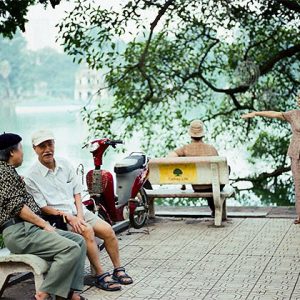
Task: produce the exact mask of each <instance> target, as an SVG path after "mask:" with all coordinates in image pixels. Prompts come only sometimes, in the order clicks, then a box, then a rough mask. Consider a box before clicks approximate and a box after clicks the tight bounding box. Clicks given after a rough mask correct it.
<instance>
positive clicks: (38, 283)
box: [33, 272, 44, 292]
mask: <svg viewBox="0 0 300 300" xmlns="http://www.w3.org/2000/svg"><path fill="white" fill-rule="evenodd" d="M33 275H34V284H35V290H36V292H37V291H39V290H40V287H41V285H42V283H43V281H44V275H43V274H36V273H35V272H33Z"/></svg>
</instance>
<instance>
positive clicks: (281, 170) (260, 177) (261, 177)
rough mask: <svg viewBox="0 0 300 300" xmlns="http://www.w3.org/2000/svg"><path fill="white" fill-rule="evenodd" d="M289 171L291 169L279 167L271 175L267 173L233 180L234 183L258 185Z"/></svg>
mask: <svg viewBox="0 0 300 300" xmlns="http://www.w3.org/2000/svg"><path fill="white" fill-rule="evenodd" d="M290 170H291V167H290V166H289V167H283V166H281V167H279V168H277V169H276V170H274V171H273V172H271V173H268V172H263V173H261V174H259V175H258V176H255V177H244V178H236V179H233V181H234V182H238V181H251V182H254V183H260V182H262V181H264V180H266V179H268V178H275V177H278V176H280V175H282V174H283V173H286V172H289V171H290Z"/></svg>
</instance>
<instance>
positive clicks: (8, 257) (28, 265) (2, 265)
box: [0, 248, 49, 298]
mask: <svg viewBox="0 0 300 300" xmlns="http://www.w3.org/2000/svg"><path fill="white" fill-rule="evenodd" d="M48 269H49V264H48V263H47V262H46V261H45V260H44V259H42V258H40V257H38V256H36V255H32V254H12V253H10V251H9V250H8V249H7V248H3V249H0V298H1V296H2V294H3V292H4V290H5V288H6V287H7V284H8V282H9V279H10V277H11V276H12V275H13V274H14V273H19V272H32V273H33V275H34V282H35V289H36V290H37V291H38V290H39V288H40V286H41V285H42V283H43V280H44V273H46V272H47V271H48Z"/></svg>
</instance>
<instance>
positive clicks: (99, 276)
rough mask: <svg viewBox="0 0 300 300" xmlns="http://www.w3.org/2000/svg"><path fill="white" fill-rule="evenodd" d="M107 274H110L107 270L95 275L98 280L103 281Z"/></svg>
mask: <svg viewBox="0 0 300 300" xmlns="http://www.w3.org/2000/svg"><path fill="white" fill-rule="evenodd" d="M108 276H110V273H109V272H105V273H103V274H101V275H98V276H97V279H98V280H99V281H103V280H104V278H106V277H108Z"/></svg>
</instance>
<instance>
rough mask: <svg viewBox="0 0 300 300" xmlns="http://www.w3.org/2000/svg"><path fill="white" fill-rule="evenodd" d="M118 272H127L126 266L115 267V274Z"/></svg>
mask: <svg viewBox="0 0 300 300" xmlns="http://www.w3.org/2000/svg"><path fill="white" fill-rule="evenodd" d="M118 272H124V273H125V268H124V267H118V268H115V269H114V272H113V274H115V273H118Z"/></svg>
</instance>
